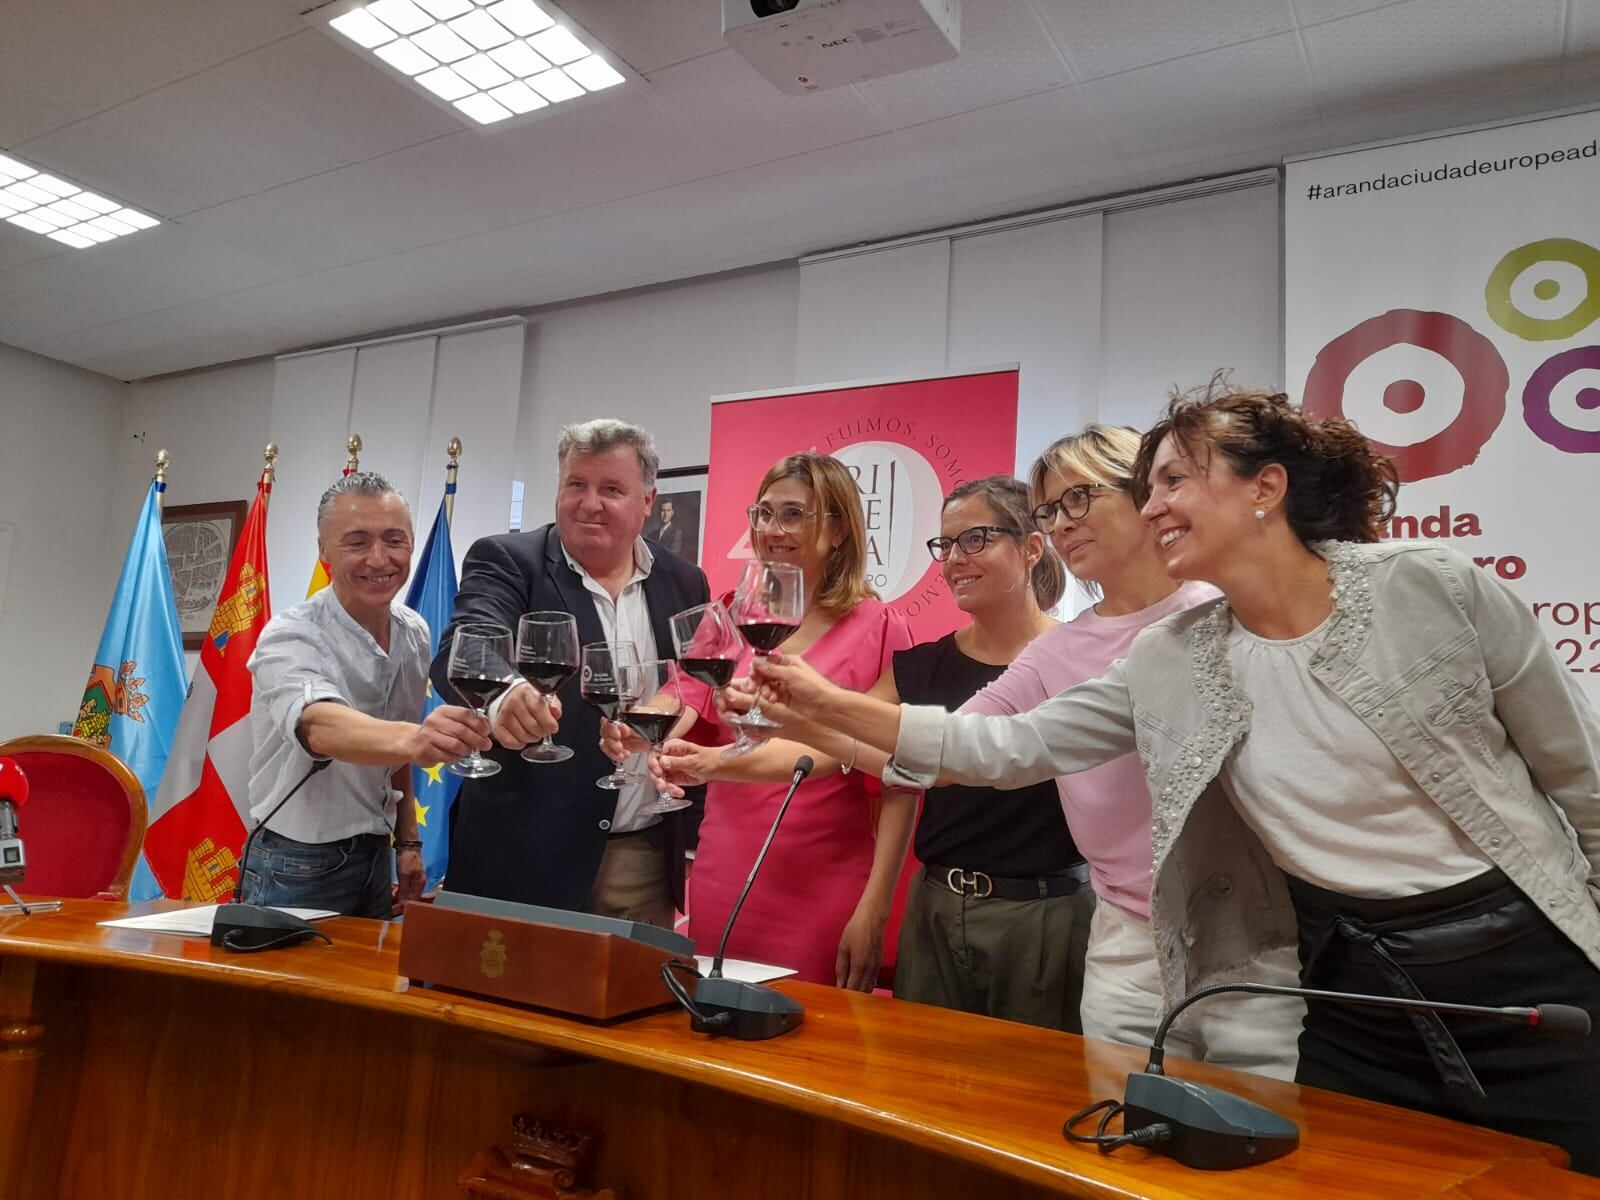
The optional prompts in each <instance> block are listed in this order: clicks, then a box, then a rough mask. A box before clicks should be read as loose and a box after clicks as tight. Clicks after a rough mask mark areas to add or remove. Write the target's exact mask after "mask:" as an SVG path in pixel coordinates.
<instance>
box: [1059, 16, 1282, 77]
mask: <svg viewBox="0 0 1600 1200" xmlns="http://www.w3.org/2000/svg"><path fill="white" fill-rule="evenodd" d="M1033 2H1034V4H1035V5H1036V6H1037V7H1038V9H1039V11H1040V13H1041V14H1042V15H1043V17H1044V19H1045V22H1046V24H1047V25H1048V26H1049V28H1050V32H1051V34H1052V36H1053V37H1054V38H1055V40H1056V44H1057V45H1058V46H1059V47H1060V48H1061V51H1062V53H1064V54H1065V55H1066V56H1067V61H1068V62H1069V63H1070V64H1071V66H1072V72H1073V74H1074V75H1075V76H1076V77H1077V78H1078V79H1079V80H1086V79H1097V78H1099V77H1100V76H1102V75H1114V74H1116V73H1117V72H1118V71H1127V70H1130V69H1132V68H1134V67H1142V66H1147V65H1148V64H1150V63H1157V62H1165V61H1166V60H1167V59H1170V58H1179V57H1181V56H1183V55H1185V54H1195V53H1198V52H1199V51H1202V50H1212V49H1215V48H1216V47H1218V46H1228V45H1232V44H1233V43H1235V42H1245V41H1249V40H1251V39H1253V38H1259V37H1266V36H1267V35H1268V34H1274V33H1285V32H1287V31H1289V30H1291V29H1293V28H1294V17H1293V14H1292V13H1291V12H1290V10H1289V2H1288V0H1198V2H1195V0H1191V2H1189V3H1182V4H1174V3H1173V2H1172V0H1033Z"/></svg>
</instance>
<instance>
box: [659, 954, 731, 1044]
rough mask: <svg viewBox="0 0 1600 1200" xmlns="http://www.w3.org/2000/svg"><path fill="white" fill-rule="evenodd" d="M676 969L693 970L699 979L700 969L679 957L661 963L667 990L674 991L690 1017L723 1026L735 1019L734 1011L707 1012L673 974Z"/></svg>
mask: <svg viewBox="0 0 1600 1200" xmlns="http://www.w3.org/2000/svg"><path fill="white" fill-rule="evenodd" d="M674 971H693V972H694V977H695V978H696V979H699V978H700V970H699V968H698V967H696V966H695V965H694V964H693V963H688V962H684V961H683V960H682V959H678V958H669V959H667V961H666V962H664V963H662V964H661V980H662V982H663V983H665V984H666V985H667V991H669V992H671V993H672V997H673V999H675V1000H676V1001H677V1002H678V1003H679V1004H680V1005H682V1006H683V1011H684V1012H686V1013H688V1014H689V1016H690V1017H692V1018H693V1019H694V1020H696V1021H698V1022H699V1023H700V1024H701V1025H709V1026H712V1027H721V1026H723V1025H726V1024H728V1023H729V1022H730V1021H732V1020H733V1014H732V1013H726V1012H719V1013H706V1012H704V1011H702V1010H701V1008H700V1006H699V1005H698V1004H696V1003H695V1002H694V997H693V996H691V995H689V990H688V989H687V988H685V987H684V986H683V984H682V983H681V982H680V981H679V980H678V977H677V976H676V975H675V974H673V972H674Z"/></svg>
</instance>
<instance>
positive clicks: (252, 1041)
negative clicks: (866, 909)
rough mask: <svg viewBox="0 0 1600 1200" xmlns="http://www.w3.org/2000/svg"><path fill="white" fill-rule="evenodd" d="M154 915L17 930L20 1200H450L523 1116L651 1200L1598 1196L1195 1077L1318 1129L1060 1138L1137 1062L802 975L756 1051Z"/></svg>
mask: <svg viewBox="0 0 1600 1200" xmlns="http://www.w3.org/2000/svg"><path fill="white" fill-rule="evenodd" d="M153 907H156V906H153V905H133V906H123V905H115V904H102V903H98V902H95V901H68V902H67V904H66V905H65V907H64V909H63V911H62V912H60V913H57V914H40V915H35V916H31V917H20V916H18V917H0V1185H4V1184H5V1183H6V1182H8V1181H7V1180H6V1179H5V1178H4V1175H5V1173H6V1172H7V1171H9V1172H10V1176H11V1179H10V1181H9V1182H11V1186H10V1187H9V1188H5V1189H4V1190H3V1192H0V1194H3V1195H5V1196H6V1197H11V1196H16V1197H20V1198H22V1200H77V1198H79V1197H84V1198H91V1197H92V1198H95V1200H100V1198H103V1197H130V1198H141V1200H142V1198H144V1197H151V1198H152V1200H153V1198H155V1197H161V1198H162V1200H167V1198H172V1197H191V1196H193V1197H202V1196H203V1197H221V1198H228V1200H235V1198H237V1200H253V1198H255V1197H260V1198H262V1200H268V1198H270V1200H286V1198H289V1197H295V1198H299V1197H336V1198H338V1200H361V1198H364V1197H369V1196H370V1197H383V1198H385V1200H388V1198H391V1197H393V1198H396V1200H409V1198H412V1197H415V1198H418V1200H421V1198H423V1197H427V1198H430V1200H435V1198H437V1200H442V1198H444V1197H452V1196H457V1195H459V1194H460V1192H459V1191H458V1188H457V1179H458V1177H459V1176H460V1175H461V1173H462V1172H463V1170H464V1169H465V1168H466V1167H467V1165H468V1163H469V1161H470V1160H471V1159H472V1157H473V1155H474V1154H475V1153H476V1152H478V1151H480V1150H482V1149H483V1148H485V1147H488V1146H490V1145H492V1144H495V1143H497V1142H504V1141H506V1140H507V1138H506V1134H507V1132H508V1122H509V1118H510V1117H511V1115H512V1114H513V1113H516V1112H521V1111H529V1112H532V1113H535V1114H537V1115H538V1116H540V1117H541V1118H545V1119H548V1120H551V1121H554V1122H556V1123H559V1124H563V1125H565V1126H568V1127H571V1128H576V1129H580V1130H586V1131H594V1132H598V1133H600V1134H601V1135H602V1138H603V1140H602V1142H601V1145H600V1149H599V1152H598V1156H597V1160H596V1164H595V1166H596V1169H595V1171H594V1172H593V1174H594V1179H593V1181H592V1182H593V1184H594V1185H595V1186H604V1187H611V1188H618V1189H626V1193H627V1195H628V1196H629V1197H631V1198H632V1200H666V1198H668V1197H689V1196H696V1195H726V1196H753V1197H762V1198H769V1197H770V1198H775V1200H776V1198H786V1197H829V1198H834V1197H848V1196H885V1197H918V1198H922V1197H934V1198H939V1197H959V1198H960V1200H991V1198H1002V1197H1010V1198H1015V1200H1025V1198H1027V1200H1031V1198H1035V1197H1041V1196H1045V1195H1066V1196H1082V1197H1113V1196H1115V1197H1152V1198H1177V1197H1193V1196H1205V1197H1217V1198H1221V1200H1225V1198H1240V1200H1245V1198H1248V1200H1260V1198H1262V1197H1269V1196H1270V1197H1316V1198H1318V1200H1326V1198H1328V1197H1346V1196H1348V1197H1361V1198H1363V1200H1380V1198H1383V1197H1424V1196H1426V1197H1437V1196H1440V1195H1441V1194H1446V1193H1449V1194H1451V1195H1457V1196H1461V1197H1475V1196H1478V1195H1480V1194H1481V1195H1482V1196H1484V1197H1490V1196H1499V1195H1502V1194H1509V1193H1508V1192H1506V1191H1505V1190H1504V1189H1506V1188H1510V1189H1512V1190H1513V1191H1514V1189H1515V1186H1516V1185H1515V1181H1516V1180H1517V1179H1518V1178H1519V1177H1520V1175H1521V1174H1522V1173H1523V1172H1524V1171H1526V1172H1529V1173H1531V1177H1537V1178H1539V1180H1540V1183H1539V1185H1538V1188H1537V1191H1538V1194H1539V1196H1540V1200H1550V1198H1551V1197H1554V1196H1557V1195H1560V1194H1562V1189H1563V1188H1564V1187H1565V1186H1566V1185H1567V1184H1568V1183H1571V1185H1572V1194H1573V1195H1579V1194H1582V1195H1589V1194H1591V1193H1590V1192H1589V1191H1588V1190H1587V1187H1588V1181H1585V1180H1582V1179H1580V1178H1578V1177H1576V1176H1572V1175H1570V1174H1569V1173H1567V1172H1565V1171H1561V1170H1557V1169H1555V1168H1556V1167H1558V1166H1559V1165H1560V1164H1561V1163H1562V1162H1563V1161H1564V1160H1563V1159H1562V1157H1561V1155H1560V1153H1559V1152H1558V1151H1556V1150H1553V1149H1551V1148H1549V1147H1546V1146H1541V1145H1539V1144H1537V1143H1534V1142H1529V1141H1524V1140H1521V1139H1518V1138H1512V1137H1508V1136H1505V1135H1503V1134H1497V1133H1490V1132H1487V1131H1484V1130H1478V1129H1471V1128H1468V1127H1466V1126H1462V1125H1456V1124H1453V1123H1451V1122H1447V1121H1442V1120H1437V1119H1434V1118H1430V1117H1425V1116H1421V1115H1418V1114H1415V1113H1411V1112H1406V1111H1404V1110H1401V1109H1394V1108H1387V1107H1384V1106H1379V1105H1372V1104H1366V1103H1363V1102H1360V1101H1356V1100H1351V1099H1349V1098H1346V1097H1342V1096H1338V1095H1334V1094H1332V1093H1326V1092H1319V1091H1316V1090H1314V1089H1308V1088H1298V1087H1296V1086H1294V1085H1293V1084H1288V1083H1280V1082H1276V1081H1273V1080H1268V1079H1260V1078H1256V1077H1253V1076H1248V1075H1238V1074H1234V1073H1232V1072H1228V1071H1224V1070H1220V1069H1217V1068H1208V1067H1205V1066H1199V1065H1192V1064H1188V1063H1183V1062H1181V1060H1173V1063H1169V1066H1173V1065H1174V1064H1177V1065H1176V1067H1175V1069H1176V1070H1178V1071H1181V1073H1182V1074H1184V1075H1185V1076H1187V1077H1191V1078H1194V1079H1199V1080H1205V1081H1210V1082H1216V1083H1222V1084H1224V1085H1225V1086H1228V1087H1230V1088H1232V1089H1234V1090H1236V1091H1239V1092H1241V1093H1243V1094H1245V1095H1247V1096H1249V1097H1251V1098H1252V1099H1255V1100H1257V1101H1259V1102H1261V1103H1264V1104H1267V1105H1268V1106H1270V1107H1272V1108H1274V1109H1276V1110H1277V1111H1279V1112H1282V1113H1284V1114H1285V1115H1287V1116H1289V1117H1291V1118H1292V1119H1293V1120H1295V1121H1298V1122H1299V1123H1300V1126H1301V1129H1302V1131H1303V1141H1302V1146H1301V1148H1300V1150H1299V1151H1297V1152H1296V1153H1294V1154H1292V1155H1290V1156H1289V1157H1287V1158H1284V1159H1280V1160H1279V1161H1277V1162H1273V1163H1269V1164H1266V1165H1263V1166H1260V1167H1255V1168H1251V1169H1249V1170H1244V1171H1237V1172H1232V1173H1227V1174H1219V1173H1205V1172H1197V1171H1191V1170H1188V1169H1186V1168H1183V1167H1180V1166H1179V1165H1177V1164H1176V1163H1174V1162H1172V1161H1171V1160H1170V1159H1166V1158H1163V1157H1160V1156H1157V1155H1152V1154H1148V1153H1145V1152H1142V1151H1128V1150H1124V1151H1120V1152H1119V1153H1118V1154H1117V1155H1116V1156H1114V1157H1106V1156H1102V1155H1100V1154H1098V1153H1097V1152H1095V1151H1094V1150H1092V1149H1087V1148H1082V1147H1077V1146H1072V1145H1069V1144H1067V1143H1066V1142H1064V1141H1063V1140H1062V1138H1061V1133H1060V1128H1061V1122H1062V1120H1063V1118H1064V1117H1066V1116H1067V1115H1068V1114H1070V1113H1071V1112H1074V1111H1076V1110H1077V1109H1078V1108H1080V1107H1082V1106H1083V1105H1085V1104H1086V1103H1088V1102H1089V1101H1090V1100H1091V1099H1098V1098H1103V1097H1110V1096H1120V1095H1121V1092H1122V1084H1123V1078H1124V1076H1125V1075H1126V1074H1127V1073H1128V1072H1129V1071H1131V1070H1136V1069H1138V1068H1139V1067H1140V1066H1142V1062H1143V1056H1142V1055H1141V1054H1140V1053H1139V1052H1138V1051H1136V1050H1133V1049H1130V1048H1127V1047H1119V1046H1113V1045H1109V1044H1103V1043H1098V1042H1085V1041H1083V1040H1082V1039H1079V1038H1076V1037H1072V1036H1070V1035H1066V1034H1057V1033H1050V1032H1047V1031H1044V1030H1038V1029H1033V1028H1031V1027H1028V1026H1024V1025H1017V1024H1012V1023H1009V1022H1002V1021H991V1020H986V1019H982V1018H977V1017H969V1016H966V1015H964V1014H960V1013H951V1012H946V1011H943V1010H941V1009H936V1008H930V1007H926V1006H922V1005H915V1004H905V1003H900V1002H897V1001H890V1000H885V999H883V998H880V997H872V996H863V995H858V994H854V993H849V992H842V991H837V990H835V989H832V988H823V987H816V986H811V985H806V984H792V985H787V986H785V987H784V990H786V991H791V992H792V993H793V994H795V995H796V996H799V997H801V998H802V999H803V1000H804V1002H805V1004H806V1007H807V1010H808V1011H807V1019H806V1024H805V1025H804V1027H803V1028H802V1029H800V1030H799V1031H798V1032H797V1033H794V1034H791V1035H789V1036H787V1037H784V1038H781V1039H779V1040H776V1041H771V1042H758V1043H743V1044H741V1043H737V1042H727V1041H711V1040H709V1039H707V1038H705V1037H701V1036H697V1035H694V1034H691V1033H690V1032H689V1029H688V1020H687V1018H686V1017H685V1016H684V1015H683V1014H682V1013H680V1012H677V1011H671V1012H662V1013H659V1014H653V1015H647V1016H644V1017H641V1018H638V1019H635V1020H631V1021H626V1022H623V1023H621V1024H616V1025H612V1026H609V1027H602V1026H594V1025H586V1024H583V1023H581V1022H576V1021H571V1020H566V1019H563V1018H560V1017H556V1016H550V1015H545V1014H541V1013H536V1012H529V1011H525V1010H520V1009H516V1008H512V1007H510V1006H507V1005H504V1004H499V1003H495V1002H493V1001H488V1000H478V999H474V998H471V997H465V996H459V995H454V994H449V993H445V992H440V991H433V990H429V989H424V988H408V987H407V986H406V984H405V981H403V980H400V979H397V977H396V975H395V954H396V948H397V946H398V944H399V939H400V936H401V930H400V928H399V927H398V926H390V925H385V924H379V923H376V922H372V921H360V920H354V919H343V920H336V921H330V922H327V923H326V924H325V925H324V928H325V929H326V930H327V931H328V932H329V933H330V934H331V935H332V937H333V939H334V944H333V945H332V946H325V945H322V944H320V943H314V944H310V945H304V946H298V947H294V948H291V949H287V950H277V951H269V952H266V953H264V954H258V955H242V956H241V955H232V954H227V953H225V952H223V951H221V950H218V949H214V948H212V947H211V946H210V945H209V944H207V943H204V942H201V941H199V940H198V939H184V938H178V937H172V936H166V935H155V934H143V933H134V932H129V931H125V930H108V929H100V928H97V927H96V924H95V922H97V921H99V920H103V919H106V918H110V917H116V916H123V915H127V914H129V913H131V912H140V911H148V910H150V909H151V908H153ZM1246 1002H1248V1001H1246ZM30 1114H31V1117H32V1120H31V1123H25V1122H27V1120H28V1117H29V1116H30ZM1480 1178H1481V1179H1482V1181H1483V1183H1484V1185H1485V1186H1484V1187H1483V1189H1482V1190H1481V1192H1480V1191H1479V1190H1475V1189H1474V1188H1473V1187H1472V1186H1471V1185H1473V1183H1474V1181H1475V1180H1479V1179H1480ZM1497 1188H1498V1189H1501V1190H1496V1189H1497ZM1451 1189H1459V1190H1458V1191H1455V1192H1451ZM1580 1189H1583V1190H1580Z"/></svg>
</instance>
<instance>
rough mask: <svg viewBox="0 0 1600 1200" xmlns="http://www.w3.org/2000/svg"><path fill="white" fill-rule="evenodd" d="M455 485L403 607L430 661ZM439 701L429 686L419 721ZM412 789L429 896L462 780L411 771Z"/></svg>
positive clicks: (444, 599) (450, 578)
mask: <svg viewBox="0 0 1600 1200" xmlns="http://www.w3.org/2000/svg"><path fill="white" fill-rule="evenodd" d="M455 490H456V485H455V484H454V483H447V484H445V489H444V491H445V498H444V499H443V500H442V501H440V503H439V515H438V516H437V517H435V518H434V521H433V528H432V529H430V530H429V531H428V542H427V545H426V546H424V547H423V549H422V562H421V563H420V564H419V565H418V567H417V572H416V574H415V575H413V576H412V577H411V590H410V591H408V592H407V593H406V607H407V608H411V609H415V610H416V611H417V612H418V613H420V614H422V619H423V620H424V621H426V622H427V623H428V632H429V633H430V634H431V635H432V637H433V646H432V649H431V650H430V652H429V661H430V662H431V661H432V658H433V656H434V655H436V654H438V653H439V635H440V634H441V633H443V632H444V630H445V628H446V627H447V626H448V625H449V624H450V613H451V611H452V610H453V609H454V608H455V606H456V560H455V555H454V554H453V553H452V552H451V550H450V517H449V514H448V512H447V511H446V508H445V506H446V505H447V504H448V503H449V502H450V497H451V496H453V495H454V494H455ZM442 703H444V701H442V700H440V699H439V697H438V696H436V695H434V693H433V685H432V684H429V685H428V698H427V700H425V701H424V702H423V705H422V715H423V716H424V717H426V716H427V715H428V714H429V713H430V712H432V711H433V710H434V709H436V708H438V707H439V705H440V704H442ZM411 786H412V789H413V790H414V791H415V792H416V794H417V832H418V834H419V835H420V836H421V838H422V865H423V868H424V869H425V870H426V871H427V876H428V881H427V883H426V885H425V886H424V890H426V891H429V892H431V891H433V890H434V889H435V888H437V887H438V886H439V881H440V880H441V879H443V878H444V872H445V867H446V866H448V865H449V860H450V805H451V804H452V803H454V802H455V798H456V792H458V791H459V790H460V789H461V776H459V775H452V774H451V773H450V772H449V771H446V770H445V769H444V767H443V766H437V767H412V768H411Z"/></svg>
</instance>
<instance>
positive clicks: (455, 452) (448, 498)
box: [444, 437, 461, 525]
mask: <svg viewBox="0 0 1600 1200" xmlns="http://www.w3.org/2000/svg"><path fill="white" fill-rule="evenodd" d="M444 452H445V453H446V454H448V455H449V456H450V463H449V465H448V466H446V467H445V469H444V519H445V523H446V524H451V525H453V524H454V523H455V519H456V471H457V470H458V469H459V468H460V466H461V439H460V438H457V437H453V438H451V439H450V442H449V444H448V445H447V446H445V448H444Z"/></svg>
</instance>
